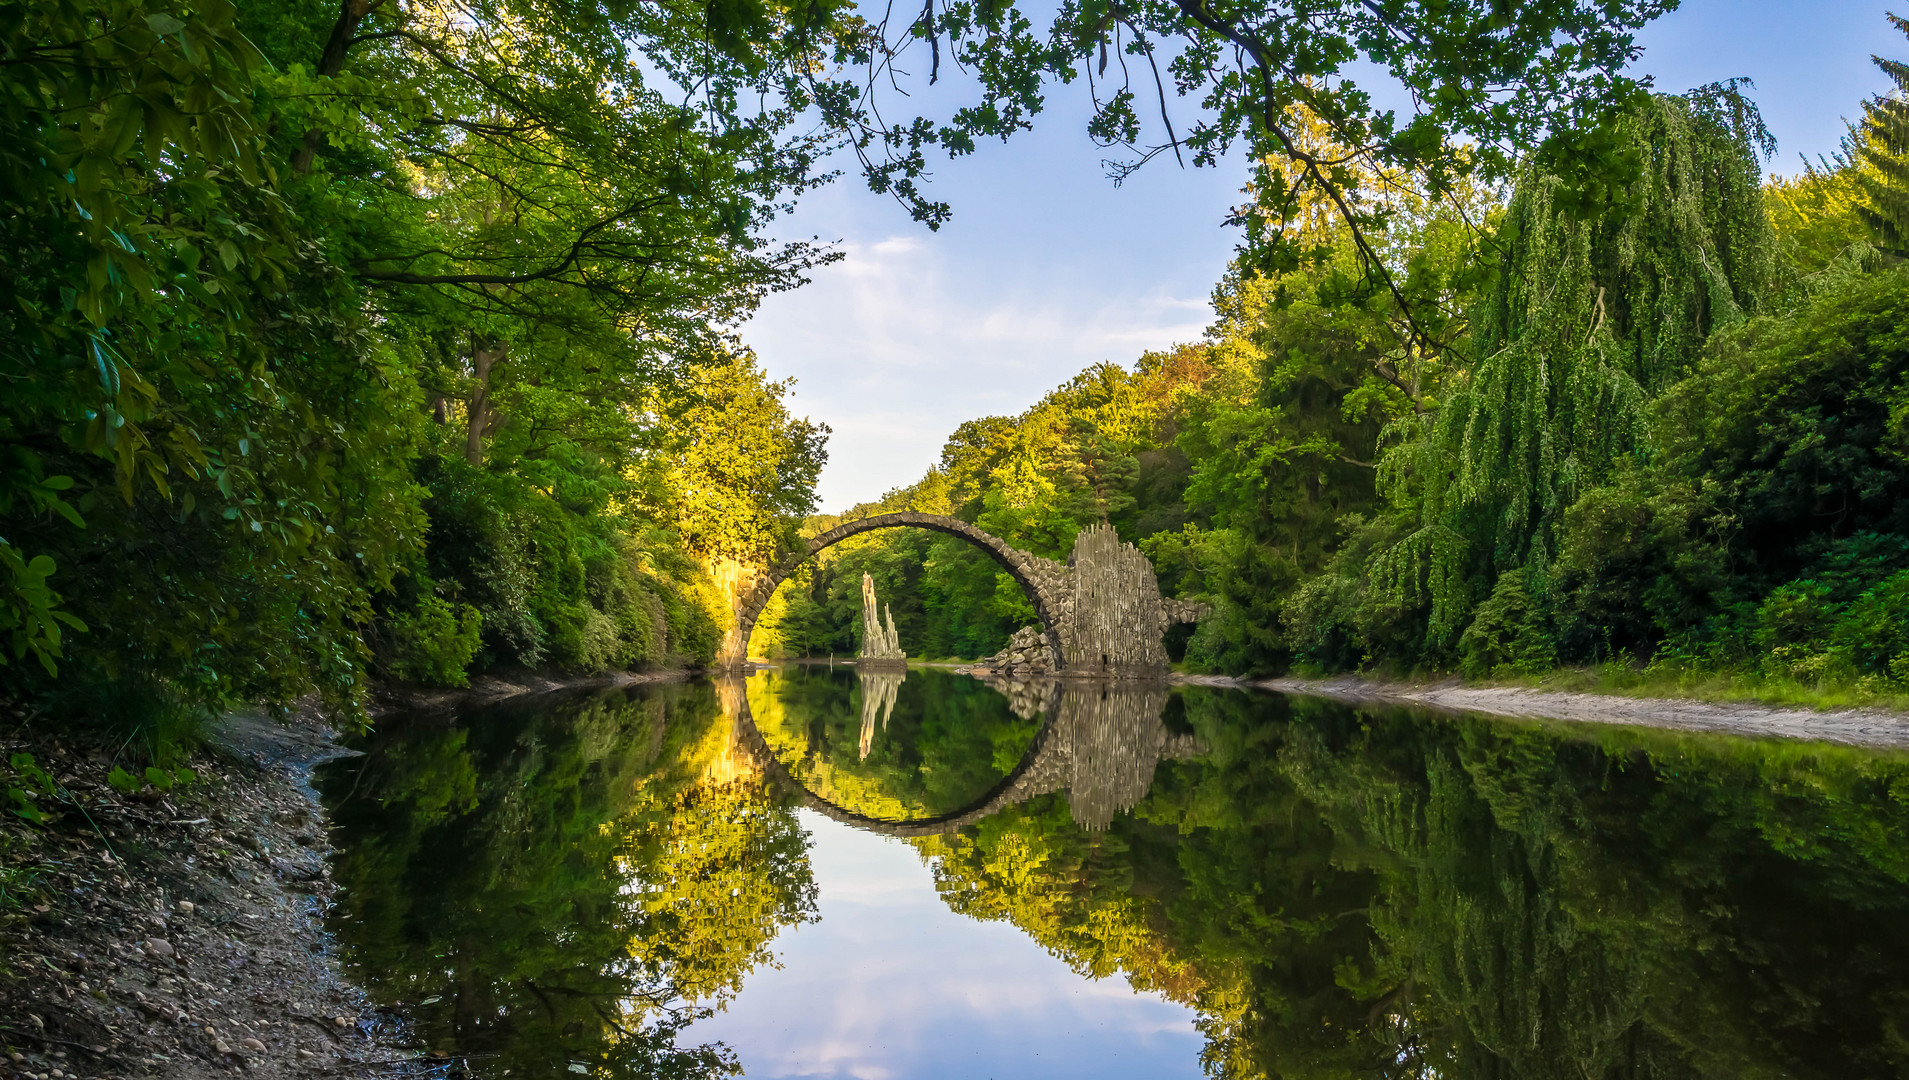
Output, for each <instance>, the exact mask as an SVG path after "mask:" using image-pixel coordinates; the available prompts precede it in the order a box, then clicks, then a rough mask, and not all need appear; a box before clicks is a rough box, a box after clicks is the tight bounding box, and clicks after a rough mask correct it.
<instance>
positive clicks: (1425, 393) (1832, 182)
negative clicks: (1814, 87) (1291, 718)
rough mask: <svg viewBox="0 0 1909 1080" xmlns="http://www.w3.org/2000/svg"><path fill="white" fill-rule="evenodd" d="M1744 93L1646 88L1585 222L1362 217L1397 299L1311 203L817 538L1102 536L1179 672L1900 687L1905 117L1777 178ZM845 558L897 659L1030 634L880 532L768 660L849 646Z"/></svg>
mask: <svg viewBox="0 0 1909 1080" xmlns="http://www.w3.org/2000/svg"><path fill="white" fill-rule="evenodd" d="M1884 66H1885V69H1886V70H1887V71H1888V72H1889V73H1890V75H1891V76H1892V77H1894V78H1896V79H1898V80H1899V81H1903V82H1904V85H1909V79H1906V78H1905V77H1906V76H1909V71H1905V69H1904V68H1902V67H1900V66H1898V65H1895V64H1893V63H1886V64H1885V65H1884ZM1745 94H1746V92H1745V88H1743V87H1741V86H1736V85H1719V86H1709V87H1704V88H1700V89H1697V90H1694V91H1691V92H1690V93H1688V94H1684V95H1680V96H1667V95H1657V96H1652V97H1648V98H1646V99H1644V100H1642V101H1640V102H1637V103H1636V104H1634V105H1633V106H1632V107H1631V108H1630V109H1629V110H1628V111H1627V112H1626V113H1625V114H1624V117H1623V119H1622V120H1621V122H1619V123H1618V124H1617V125H1616V126H1615V128H1614V129H1613V140H1614V141H1613V145H1612V147H1611V154H1612V155H1613V156H1614V157H1615V158H1617V159H1620V160H1622V161H1624V162H1626V163H1628V168H1629V174H1628V177H1627V178H1626V179H1625V180H1624V181H1623V183H1621V184H1620V185H1617V186H1614V187H1613V188H1612V189H1611V190H1609V191H1608V192H1607V193H1606V197H1605V198H1604V199H1603V200H1602V201H1600V202H1598V203H1597V204H1595V205H1592V206H1586V205H1585V204H1584V201H1583V199H1582V198H1580V197H1579V195H1577V194H1574V193H1573V191H1572V189H1571V188H1570V187H1569V186H1568V185H1566V184H1565V183H1564V182H1563V181H1562V180H1561V179H1560V178H1559V177H1558V176H1557V175H1554V174H1548V173H1546V172H1543V171H1542V170H1540V169H1537V168H1532V169H1529V170H1527V171H1526V172H1525V173H1523V174H1522V175H1520V176H1518V177H1517V178H1516V179H1515V182H1513V183H1510V184H1508V185H1506V186H1504V187H1501V188H1493V187H1488V186H1477V187H1474V188H1470V189H1466V190H1465V191H1464V192H1463V197H1459V198H1453V199H1449V200H1446V201H1445V202H1442V203H1433V202H1428V201H1426V200H1423V199H1419V198H1416V197H1413V196H1409V195H1400V196H1397V197H1396V198H1395V199H1394V200H1393V205H1392V206H1391V210H1392V215H1391V217H1390V219H1389V221H1390V224H1389V227H1388V228H1387V229H1386V230H1385V231H1384V232H1382V233H1374V234H1371V235H1370V236H1369V237H1367V238H1366V239H1367V240H1369V241H1370V242H1372V243H1375V244H1376V245H1377V246H1378V251H1379V254H1380V257H1381V258H1383V259H1385V260H1387V261H1388V262H1389V264H1390V265H1391V268H1392V270H1391V273H1392V275H1393V277H1394V278H1395V279H1396V280H1399V281H1402V282H1403V283H1404V288H1403V289H1402V290H1401V291H1400V292H1393V291H1390V290H1388V289H1386V288H1383V287H1381V286H1380V285H1379V284H1377V283H1376V282H1375V276H1374V275H1373V274H1371V273H1370V272H1368V269H1367V268H1366V267H1365V266H1364V265H1363V263H1362V260H1363V258H1364V256H1363V254H1362V249H1361V247H1360V242H1361V241H1359V240H1358V239H1356V238H1355V237H1354V235H1353V230H1352V229H1351V228H1350V227H1349V226H1348V225H1347V224H1346V223H1345V222H1344V221H1342V220H1340V219H1337V218H1334V217H1333V216H1331V215H1328V214H1326V213H1323V212H1313V213H1309V214H1305V215H1302V217H1301V218H1300V220H1299V227H1298V231H1299V233H1300V235H1302V236H1304V237H1305V239H1306V244H1307V246H1308V249H1309V250H1310V251H1311V252H1313V257H1312V258H1311V259H1310V260H1308V261H1306V262H1305V263H1303V264H1302V265H1298V266H1295V267H1293V268H1292V269H1290V270H1287V271H1284V272H1279V273H1264V272H1258V271H1256V270H1255V269H1254V268H1253V267H1252V266H1251V265H1250V264H1249V262H1248V258H1247V256H1246V255H1242V257H1241V259H1240V261H1239V262H1238V263H1236V264H1235V267H1234V269H1233V271H1232V272H1231V273H1230V274H1229V275H1228V277H1227V279H1226V280H1225V281H1224V282H1222V283H1221V284H1220V285H1219V286H1218V288H1217V289H1216V290H1215V291H1214V305H1215V308H1216V310H1217V311H1218V313H1219V320H1218V321H1217V322H1216V323H1215V324H1214V325H1213V327H1212V329H1211V330H1210V331H1209V333H1208V336H1207V338H1206V340H1204V341H1201V342H1198V343H1194V344H1189V345H1184V346H1180V347H1178V348H1175V349H1173V350H1172V351H1170V352H1163V353H1149V354H1147V355H1145V356H1142V357H1140V358H1139V360H1138V361H1137V362H1136V363H1135V364H1134V365H1133V366H1132V368H1131V369H1128V368H1123V367H1121V366H1119V365H1117V364H1112V363H1103V364H1099V365H1096V366H1094V367H1092V368H1090V369H1089V370H1087V371H1084V372H1082V373H1080V374H1079V375H1078V376H1076V377H1075V378H1073V379H1072V380H1070V381H1068V382H1067V383H1066V384H1065V385H1063V386H1060V387H1058V388H1056V389H1055V390H1054V391H1052V392H1051V393H1050V394H1048V395H1047V397H1045V398H1044V399H1042V400H1041V401H1040V402H1039V403H1038V404H1036V405H1035V406H1034V407H1033V408H1031V409H1029V410H1028V411H1027V412H1025V413H1023V414H1021V415H1019V416H1014V417H1005V416H996V417H985V418H981V419H978V420H973V421H970V422H968V423H965V424H963V425H961V427H960V428H959V429H958V430H956V431H955V433H954V434H953V435H952V436H951V437H950V438H949V439H948V441H947V444H946V446H945V448H944V449H943V451H942V456H941V461H940V462H939V463H938V464H937V465H936V466H935V467H933V468H931V469H930V470H929V471H928V473H927V474H926V475H925V476H924V477H923V478H922V479H921V480H920V481H919V482H918V483H916V484H913V485H911V486H909V487H906V488H903V489H900V490H897V491H893V492H890V493H889V494H888V495H886V496H884V497H883V498H882V499H880V500H878V501H876V502H873V503H869V504H866V505H864V506H860V507H856V508H855V509H853V510H851V511H849V513H848V514H846V515H842V516H841V517H817V518H814V519H812V520H811V523H810V525H809V528H810V529H811V530H820V529H824V528H827V527H830V526H832V525H833V524H835V523H836V522H837V521H839V520H842V518H843V517H858V516H864V515H867V514H873V513H879V512H884V511H889V510H896V509H915V510H923V511H929V512H935V513H946V514H954V515H957V516H959V517H962V518H964V519H966V520H970V521H973V522H975V523H977V524H978V525H980V526H981V527H982V528H984V529H986V530H988V531H989V532H992V533H994V534H995V535H998V536H1001V537H1002V538H1004V539H1006V540H1008V541H1009V542H1011V543H1013V544H1015V545H1016V546H1018V547H1021V548H1024V549H1026V550H1029V551H1032V552H1035V553H1037V554H1041V555H1044V556H1048V557H1050V558H1061V559H1065V558H1066V557H1067V553H1068V550H1069V548H1070V546H1071V543H1072V540H1073V537H1074V535H1075V533H1076V532H1078V531H1079V530H1080V529H1081V528H1082V527H1084V526H1086V525H1088V524H1091V523H1094V522H1097V521H1101V520H1106V521H1110V522H1112V523H1113V524H1114V525H1115V527H1116V528H1117V529H1118V530H1119V532H1120V534H1121V535H1122V536H1123V537H1125V538H1127V539H1129V540H1132V541H1136V542H1137V543H1138V544H1139V546H1140V547H1141V548H1142V549H1143V550H1144V551H1146V552H1147V553H1148V554H1149V555H1150V556H1151V557H1152V558H1153V560H1154V562H1155V566H1156V568H1157V570H1158V572H1159V575H1160V581H1161V588H1162V591H1163V593H1165V594H1166V595H1169V596H1179V597H1182V598H1188V599H1198V600H1205V601H1208V602H1211V603H1212V604H1213V605H1214V606H1215V608H1216V613H1215V615H1214V616H1213V617H1211V618H1209V619H1207V620H1206V621H1204V622H1203V623H1201V625H1200V627H1199V629H1198V630H1197V632H1194V633H1192V634H1191V637H1190V640H1189V639H1186V638H1181V639H1178V640H1174V641H1170V642H1169V645H1170V648H1171V649H1172V650H1173V651H1174V652H1175V659H1176V660H1181V661H1182V662H1183V663H1184V664H1185V665H1187V666H1188V667H1189V668H1191V669H1193V670H1201V671H1215V672H1226V673H1279V672H1284V671H1288V670H1293V669H1298V670H1309V671H1347V670H1359V669H1368V670H1370V669H1380V670H1391V671H1397V672H1408V671H1426V670H1448V671H1449V670H1457V671H1462V672H1463V673H1465V674H1467V675H1469V676H1473V677H1491V676H1499V677H1508V676H1519V675H1532V674H1539V673H1544V672H1547V671H1550V670H1553V669H1555V668H1557V667H1558V666H1559V665H1605V666H1609V667H1613V668H1620V669H1636V668H1639V667H1643V666H1645V665H1650V667H1651V669H1652V670H1656V671H1660V672H1661V671H1683V672H1709V673H1725V674H1734V675H1736V676H1738V677H1739V682H1740V683H1742V682H1743V681H1744V680H1748V681H1749V682H1750V683H1755V684H1757V685H1759V686H1762V687H1763V688H1765V689H1768V688H1770V687H1772V686H1783V685H1788V686H1790V687H1792V688H1793V689H1794V688H1800V687H1808V686H1822V685H1837V686H1841V687H1844V688H1854V689H1855V690H1856V691H1857V692H1858V693H1866V694H1872V695H1874V694H1890V693H1897V692H1900V690H1901V688H1902V687H1903V686H1904V685H1905V683H1909V617H1905V613H1906V612H1909V516H1906V515H1909V426H1905V424H1906V423H1909V411H1906V409H1909V406H1906V405H1905V403H1906V402H1909V397H1905V392H1906V391H1905V388H1906V387H1909V352H1905V348H1906V347H1909V346H1906V345H1905V342H1904V339H1903V337H1902V329H1901V328H1902V327H1903V326H1904V325H1905V322H1904V319H1905V315H1909V276H1905V271H1904V270H1903V269H1902V268H1901V263H1900V259H1901V256H1902V254H1904V252H1905V249H1904V247H1903V239H1902V238H1903V236H1904V235H1905V234H1904V232H1903V231H1902V230H1903V227H1904V225H1905V223H1909V217H1905V216H1904V212H1905V209H1909V185H1906V184H1905V180H1906V179H1909V165H1906V164H1905V158H1904V157H1903V147H1904V146H1905V145H1909V141H1906V138H1905V137H1906V136H1909V128H1905V127H1904V124H1905V116H1904V113H1903V111H1902V110H1903V109H1904V107H1905V106H1904V105H1903V103H1902V102H1901V101H1900V99H1898V98H1895V97H1889V98H1883V99H1879V100H1876V101H1872V102H1870V103H1869V104H1868V105H1866V106H1865V112H1864V113H1863V118H1862V121H1861V123H1860V124H1859V125H1857V126H1855V127H1853V128H1852V130H1851V132H1850V134H1849V136H1848V138H1847V139H1846V140H1845V142H1844V150H1843V152H1842V154H1840V155H1839V156H1838V157H1837V158H1836V159H1835V160H1830V161H1823V162H1819V163H1817V164H1815V165H1813V166H1811V167H1809V168H1807V169H1806V170H1805V171H1804V172H1803V173H1802V174H1801V175H1798V176H1795V177H1791V178H1783V177H1776V176H1772V177H1770V178H1768V179H1765V178H1764V177H1763V175H1762V173H1763V166H1764V163H1765V160H1766V157H1767V155H1768V154H1770V153H1771V152H1772V149H1773V147H1772V143H1771V140H1770V137H1769V135H1768V132H1767V131H1766V130H1765V129H1764V127H1763V125H1762V123H1761V120H1760V118H1759V116H1758V113H1757V110H1756V108H1755V106H1754V104H1753V103H1752V102H1751V101H1750V100H1749V98H1748V97H1746V96H1745ZM1312 134H1313V135H1314V136H1315V137H1316V138H1317V139H1318V140H1320V142H1321V144H1322V145H1323V144H1324V143H1325V142H1326V140H1327V139H1328V138H1329V136H1328V134H1327V133H1326V132H1325V131H1324V130H1323V129H1320V128H1314V129H1312ZM1370 186H1374V187H1377V186H1380V185H1379V184H1378V183H1377V182H1376V180H1375V181H1374V183H1373V184H1372V185H1370ZM1309 209H1312V210H1314V211H1318V209H1319V208H1317V207H1310V208H1309ZM1480 223H1482V225H1481V224H1480ZM864 572H866V573H869V574H871V575H872V576H873V577H874V579H875V582H876V587H877V591H878V592H879V593H880V595H881V596H882V597H883V598H884V599H885V600H886V601H887V602H889V603H890V604H891V605H892V607H893V610H894V613H895V619H896V621H897V623H898V625H899V626H900V627H901V630H902V640H903V643H904V645H906V646H908V647H909V648H910V649H911V652H913V653H915V654H919V655H925V656H930V657H934V656H947V657H977V656H983V655H986V654H988V653H990V652H992V651H993V650H995V649H997V648H999V647H1000V646H1001V645H1002V644H1003V643H1004V641H1005V639H1006V637H1007V635H1008V634H1009V633H1010V632H1011V631H1012V630H1014V629H1015V628H1017V627H1019V626H1023V625H1029V624H1031V623H1032V622H1033V621H1034V612H1033V609H1032V607H1031V605H1030V604H1029V603H1028V601H1027V600H1026V599H1025V598H1024V597H1023V596H1022V594H1021V590H1020V588H1019V587H1018V586H1017V585H1016V584H1015V583H1014V581H1013V579H1011V578H1010V577H1009V576H1008V575H1006V574H1005V573H1003V572H1001V571H1000V570H999V568H998V567H996V566H995V565H994V564H993V563H992V562H990V561H989V560H988V559H987V558H986V557H985V556H984V555H982V554H981V553H979V552H977V551H974V550H972V549H969V548H968V547H967V546H966V545H965V544H964V543H963V542H961V541H959V540H953V539H945V538H935V537H927V536H918V535H909V534H907V533H904V532H902V531H890V532H885V533H875V534H866V535H864V536H863V537H858V538H855V539H854V540H851V541H848V542H845V543H843V544H841V545H838V547H837V548H834V549H831V550H830V552H828V553H825V556H824V559H823V561H822V562H821V564H820V565H819V566H818V567H816V568H815V569H813V570H812V571H810V572H809V573H808V574H807V575H806V576H805V577H803V578H800V579H798V580H797V581H796V582H795V583H794V585H793V586H792V591H791V593H790V596H789V597H788V599H787V600H786V601H785V602H784V605H783V607H782V609H781V611H780V612H779V613H778V616H779V617H778V620H777V621H776V622H775V624H774V626H773V633H774V634H775V635H776V636H775V637H774V638H773V639H771V640H770V643H769V645H768V646H767V647H770V648H775V647H779V648H781V649H783V650H785V651H787V652H790V653H804V652H806V653H824V652H835V653H849V652H852V651H853V650H854V648H855V635H856V634H857V633H859V626H858V623H857V622H856V619H855V614H856V612H857V611H858V610H859V588H860V579H861V575H862V574H863V573H864ZM763 641H764V639H763V638H762V637H761V636H759V637H758V648H763V647H765V646H764V644H763Z"/></svg>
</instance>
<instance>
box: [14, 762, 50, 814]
mask: <svg viewBox="0 0 1909 1080" xmlns="http://www.w3.org/2000/svg"><path fill="white" fill-rule="evenodd" d="M7 765H8V767H9V768H11V769H12V771H13V774H12V775H11V776H9V777H8V778H7V803H8V809H10V810H12V811H13V813H14V814H15V816H17V817H22V818H25V819H26V820H28V821H30V822H32V823H33V824H35V825H38V824H40V823H42V822H44V821H45V820H46V811H44V810H42V809H40V805H39V801H38V800H40V799H42V798H45V797H47V796H51V795H55V794H57V793H58V792H59V786H58V785H57V784H55V783H54V782H53V777H52V774H50V773H48V772H47V771H46V770H45V769H43V768H41V767H40V765H39V763H38V762H36V761H34V760H33V755H32V754H13V755H12V756H10V757H9V758H8V759H7Z"/></svg>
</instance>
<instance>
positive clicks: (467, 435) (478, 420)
mask: <svg viewBox="0 0 1909 1080" xmlns="http://www.w3.org/2000/svg"><path fill="white" fill-rule="evenodd" d="M509 352H510V345H509V344H508V343H506V342H502V341H499V342H497V343H495V344H493V345H491V346H490V347H489V348H485V347H484V346H481V345H479V344H478V343H477V337H476V335H472V336H471V372H472V374H473V375H474V376H475V377H476V379H477V385H476V386H474V387H472V388H471V401H470V407H469V408H468V409H466V410H465V411H466V414H467V415H466V417H465V426H464V460H465V461H468V462H470V463H471V464H473V465H482V464H484V440H485V439H487V438H489V437H490V435H491V433H492V432H494V431H496V430H497V425H499V424H501V423H503V422H504V414H503V411H502V410H500V409H498V408H497V406H495V405H493V404H491V393H490V389H491V385H490V384H491V372H493V371H495V370H496V369H497V365H499V364H501V363H503V362H504V357H505V355H506V354H507V353H509Z"/></svg>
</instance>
